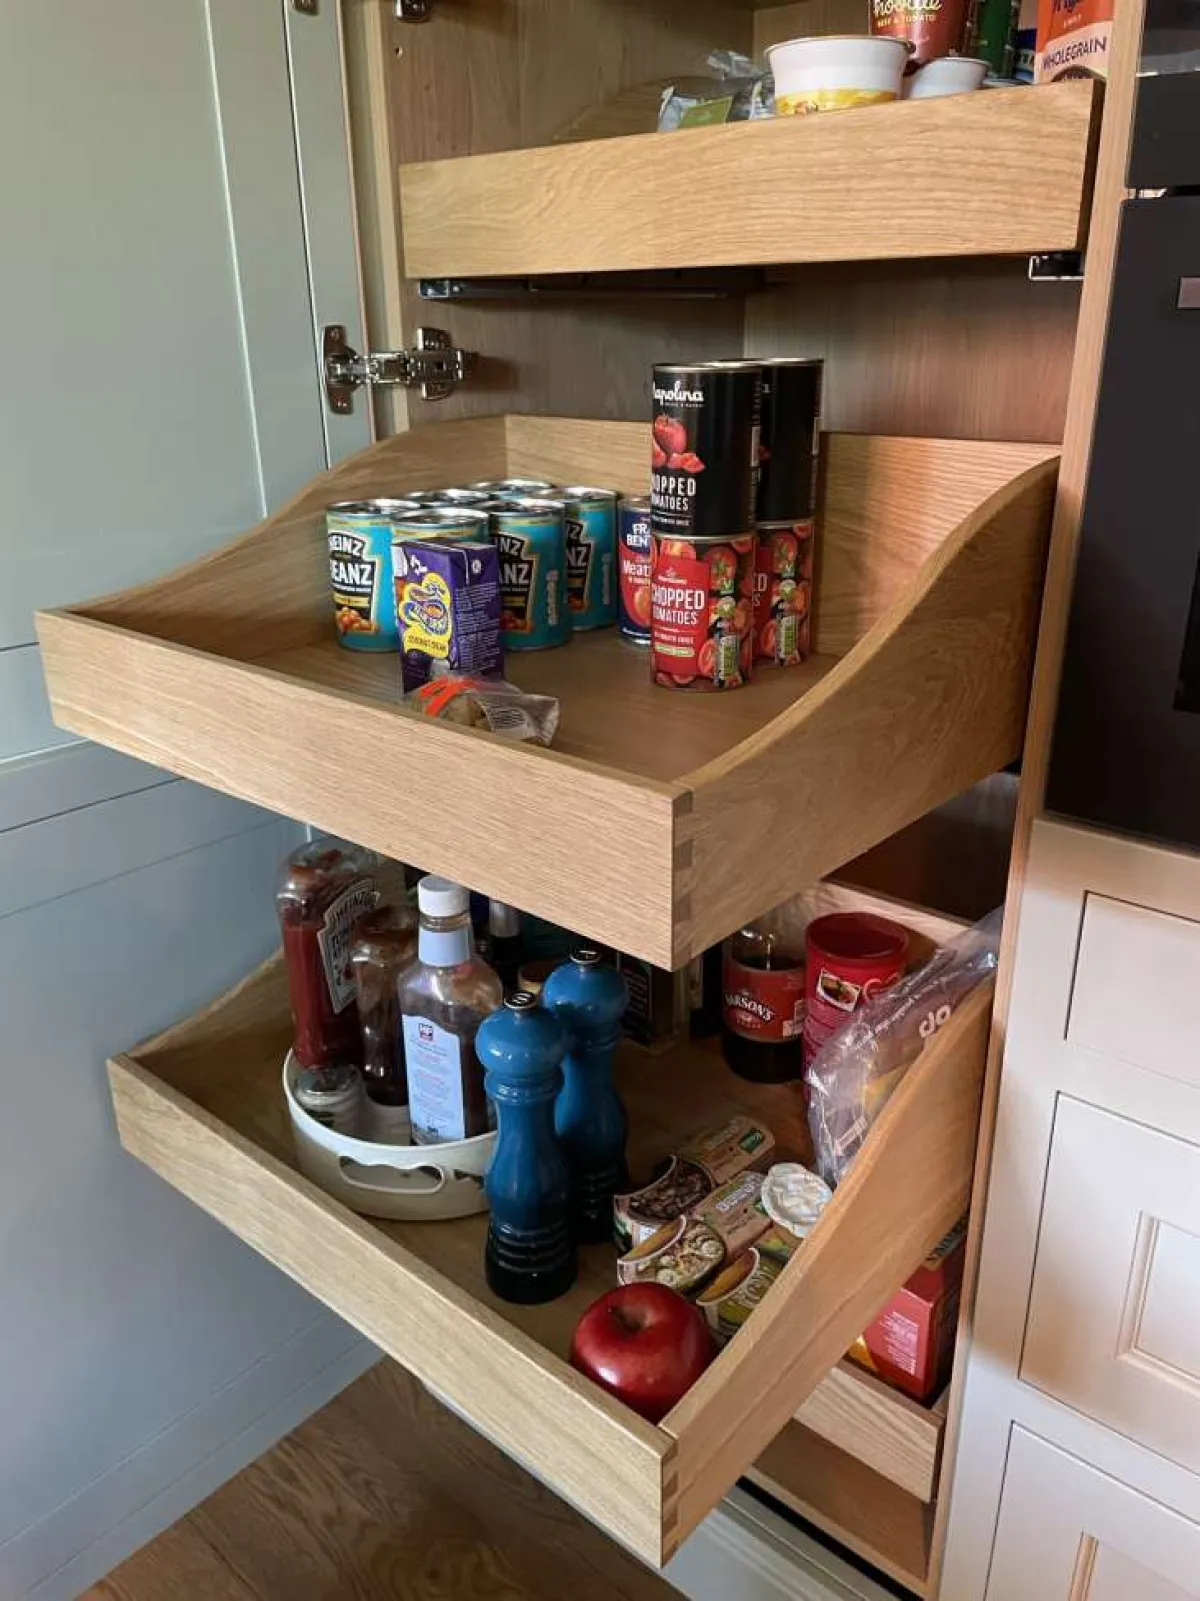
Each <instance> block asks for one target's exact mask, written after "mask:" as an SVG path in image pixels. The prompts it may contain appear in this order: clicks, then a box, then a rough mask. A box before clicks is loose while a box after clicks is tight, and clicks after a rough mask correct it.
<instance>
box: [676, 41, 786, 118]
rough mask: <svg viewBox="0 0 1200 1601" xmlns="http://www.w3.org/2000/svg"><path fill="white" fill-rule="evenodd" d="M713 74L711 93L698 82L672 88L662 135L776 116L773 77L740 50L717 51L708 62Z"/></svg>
mask: <svg viewBox="0 0 1200 1601" xmlns="http://www.w3.org/2000/svg"><path fill="white" fill-rule="evenodd" d="M708 66H709V70H710V71H711V72H712V74H713V79H714V82H713V85H712V89H711V91H708V92H705V91H703V90H700V89H699V88H698V87H697V86H696V84H695V82H694V81H692V82H690V83H689V86H688V87H686V88H683V87H677V86H676V85H675V84H673V83H672V84H668V85H667V87H666V88H665V89H664V90H663V96H662V102H661V104H660V106H659V110H658V131H659V133H671V132H673V131H674V130H675V129H676V128H691V127H697V126H699V125H701V124H703V123H713V122H748V121H752V120H754V119H756V118H758V117H770V116H773V115H774V111H775V104H774V85H773V81H772V79H771V77H770V75H769V74H768V73H766V72H764V70H763V69H762V67H760V66H758V65H757V64H756V63H755V62H753V61H752V60H751V59H750V57H749V56H744V55H741V54H740V53H739V52H738V51H736V50H714V51H713V53H712V54H711V55H710V56H709V58H708Z"/></svg>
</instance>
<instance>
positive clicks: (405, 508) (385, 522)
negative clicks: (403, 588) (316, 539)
mask: <svg viewBox="0 0 1200 1601" xmlns="http://www.w3.org/2000/svg"><path fill="white" fill-rule="evenodd" d="M416 510H417V508H416V506H415V505H414V504H413V503H412V502H411V501H408V500H345V501H340V502H339V503H338V504H336V505H333V506H329V507H327V508H326V511H325V531H326V534H327V536H328V540H329V581H330V586H331V588H332V591H333V620H334V625H335V626H336V628H337V639H338V644H339V645H345V646H347V647H348V649H350V650H395V648H396V613H395V608H394V606H393V604H392V522H393V519H394V518H395V517H397V516H403V515H404V514H405V513H406V512H410V511H416Z"/></svg>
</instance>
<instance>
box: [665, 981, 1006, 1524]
mask: <svg viewBox="0 0 1200 1601" xmlns="http://www.w3.org/2000/svg"><path fill="white" fill-rule="evenodd" d="M991 1011H992V986H991V984H990V983H989V984H987V985H982V986H980V988H979V989H977V990H975V991H973V992H972V994H971V995H970V996H969V997H968V999H967V1000H966V1001H965V1002H964V1003H963V1005H962V1006H961V1007H960V1008H959V1010H958V1011H957V1012H955V1013H954V1015H953V1016H952V1017H951V1019H950V1021H949V1022H948V1023H947V1024H946V1025H945V1026H944V1028H942V1029H941V1030H940V1031H939V1033H938V1034H936V1035H935V1036H934V1038H933V1040H932V1042H931V1043H930V1044H929V1045H928V1046H927V1047H926V1049H925V1050H924V1051H923V1052H922V1054H921V1057H920V1059H919V1060H918V1062H917V1063H916V1064H914V1066H913V1067H912V1068H911V1069H910V1070H909V1072H908V1074H907V1075H906V1076H905V1079H904V1081H903V1083H902V1084H901V1086H900V1088H899V1089H898V1090H897V1091H896V1093H895V1095H894V1096H893V1097H892V1099H891V1100H890V1101H889V1102H888V1104H887V1106H886V1107H885V1108H884V1110H883V1113H882V1115H881V1117H880V1119H879V1121H878V1123H877V1124H876V1125H875V1127H874V1128H873V1129H872V1131H871V1134H870V1136H869V1138H868V1140H867V1142H866V1143H865V1145H864V1146H863V1149H862V1152H861V1154H860V1155H859V1157H858V1160H857V1161H856V1162H855V1164H854V1166H853V1168H852V1169H851V1170H850V1173H849V1174H848V1175H847V1177H846V1179H845V1180H844V1181H843V1183H842V1184H841V1185H839V1187H838V1189H837V1192H836V1194H835V1196H834V1199H833V1202H832V1204H831V1205H830V1206H829V1207H828V1208H827V1210H826V1211H825V1213H824V1215H823V1216H822V1218H821V1221H820V1223H819V1224H818V1225H817V1227H816V1228H815V1229H814V1230H813V1232H812V1234H811V1235H809V1237H808V1239H807V1240H806V1241H805V1243H804V1248H803V1249H802V1250H801V1251H798V1252H797V1253H796V1255H795V1256H794V1257H793V1258H792V1260H791V1262H790V1263H789V1264H788V1266H787V1268H786V1269H785V1270H784V1273H783V1275H782V1277H781V1279H780V1282H779V1284H778V1285H777V1286H776V1288H775V1290H774V1292H773V1294H772V1295H770V1296H769V1297H768V1298H767V1299H766V1300H765V1301H764V1302H763V1304H762V1306H760V1307H759V1309H758V1311H757V1312H756V1313H755V1315H754V1317H753V1319H752V1320H751V1321H750V1322H749V1323H748V1324H747V1325H746V1327H745V1328H744V1329H743V1330H742V1332H741V1334H740V1335H739V1336H738V1338H737V1339H736V1340H734V1341H733V1342H732V1343H731V1345H730V1346H729V1348H728V1350H727V1351H726V1353H725V1358H724V1359H723V1364H722V1365H721V1366H719V1367H713V1368H710V1369H709V1371H708V1372H707V1373H705V1374H703V1375H702V1376H701V1378H700V1379H699V1380H698V1381H697V1383H696V1384H695V1385H693V1387H692V1388H691V1390H689V1391H688V1393H687V1395H686V1396H684V1398H683V1400H682V1401H681V1402H680V1403H679V1405H678V1406H677V1407H675V1408H674V1410H673V1411H671V1412H670V1413H668V1415H667V1416H666V1418H665V1419H664V1420H663V1425H662V1426H663V1428H664V1429H665V1430H666V1432H667V1433H668V1434H671V1435H674V1437H675V1438H676V1439H677V1440H678V1442H679V1451H678V1455H677V1458H676V1463H675V1466H676V1471H677V1474H678V1479H677V1483H676V1490H675V1495H674V1498H673V1500H672V1503H671V1513H672V1525H673V1537H674V1539H675V1540H676V1541H678V1540H681V1539H683V1538H684V1537H685V1536H686V1535H687V1534H688V1533H690V1532H691V1530H692V1529H694V1528H695V1526H696V1524H697V1523H699V1522H700V1520H701V1518H703V1517H704V1516H705V1515H706V1514H707V1513H708V1512H709V1510H710V1509H711V1508H712V1506H713V1505H714V1503H715V1502H716V1501H717V1500H718V1499H719V1498H720V1497H721V1496H722V1495H724V1493H725V1491H726V1490H728V1489H729V1487H730V1485H731V1484H732V1483H733V1482H734V1480H735V1479H736V1478H737V1476H738V1474H739V1473H741V1472H742V1471H743V1469H744V1467H745V1465H746V1464H747V1463H749V1462H752V1461H753V1460H754V1459H755V1457H757V1456H758V1454H759V1453H760V1452H761V1451H762V1450H763V1449H764V1447H765V1446H766V1445H767V1444H768V1443H769V1442H770V1441H771V1440H772V1439H773V1438H774V1437H775V1435H776V1434H778V1433H779V1431H780V1429H782V1428H783V1427H784V1425H785V1424H786V1423H787V1422H788V1421H789V1420H790V1418H791V1417H792V1415H793V1414H794V1413H795V1411H796V1408H797V1407H798V1406H799V1405H800V1403H801V1401H803V1400H804V1398H805V1396H806V1395H808V1394H809V1392H810V1391H811V1390H812V1389H813V1388H814V1386H815V1385H816V1384H817V1382H818V1381H819V1379H820V1378H821V1377H822V1375H823V1374H825V1373H826V1372H828V1370H829V1369H830V1368H831V1367H832V1366H833V1364H834V1363H835V1362H836V1361H837V1360H838V1358H839V1357H840V1356H841V1354H842V1352H843V1351H845V1350H846V1348H847V1347H848V1346H849V1345H850V1343H851V1341H852V1340H854V1339H855V1337H856V1336H857V1335H858V1334H859V1332H860V1331H861V1330H862V1329H863V1328H865V1327H866V1325H867V1324H868V1323H869V1322H870V1321H871V1319H872V1317H874V1315H875V1313H876V1312H877V1311H878V1310H879V1307H880V1306H881V1305H882V1303H883V1302H884V1301H885V1300H886V1299H887V1297H888V1296H889V1295H890V1294H891V1293H892V1292H893V1291H894V1290H895V1289H896V1287H897V1285H899V1284H902V1283H903V1282H904V1280H905V1278H907V1276H908V1274H909V1273H910V1272H911V1271H912V1269H913V1266H914V1264H916V1263H918V1262H920V1261H921V1260H922V1259H923V1258H924V1257H925V1256H927V1255H928V1253H929V1252H930V1250H932V1248H933V1247H934V1246H935V1245H936V1244H937V1242H938V1240H939V1239H941V1238H942V1236H943V1235H944V1234H945V1233H946V1232H947V1230H948V1229H950V1228H951V1227H952V1226H953V1225H954V1224H955V1223H956V1222H957V1221H958V1219H959V1218H960V1217H961V1216H962V1215H963V1213H964V1212H965V1211H966V1209H967V1204H968V1202H969V1200H970V1194H971V1182H972V1178H973V1175H974V1169H975V1139H976V1133H977V1127H978V1121H979V1098H980V1094H981V1091H982V1086H983V1064H984V1057H985V1055H986V1050H987V1036H988V1027H989V1024H990V1021H991Z"/></svg>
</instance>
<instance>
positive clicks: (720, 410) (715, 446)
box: [650, 361, 762, 538]
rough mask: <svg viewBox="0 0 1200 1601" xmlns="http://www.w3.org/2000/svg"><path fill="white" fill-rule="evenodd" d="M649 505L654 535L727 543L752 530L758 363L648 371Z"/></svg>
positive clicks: (717, 363) (759, 391)
mask: <svg viewBox="0 0 1200 1601" xmlns="http://www.w3.org/2000/svg"><path fill="white" fill-rule="evenodd" d="M653 394H654V422H653V424H652V426H651V443H650V507H651V513H652V520H653V523H654V527H655V529H656V530H658V531H659V532H660V533H678V534H683V535H685V536H686V537H688V538H692V537H700V538H707V537H709V536H710V535H716V534H721V535H725V536H726V537H728V536H729V535H731V534H737V533H740V532H741V530H742V529H745V528H753V527H754V500H755V493H756V489H757V485H758V425H759V408H760V406H761V403H762V364H761V363H760V362H757V361H708V362H698V363H694V364H693V365H692V366H689V367H655V369H654V379H653Z"/></svg>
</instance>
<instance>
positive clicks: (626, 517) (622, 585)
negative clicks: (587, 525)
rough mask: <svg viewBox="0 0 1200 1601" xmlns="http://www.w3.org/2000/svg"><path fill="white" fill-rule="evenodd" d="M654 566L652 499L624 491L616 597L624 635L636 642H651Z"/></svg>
mask: <svg viewBox="0 0 1200 1601" xmlns="http://www.w3.org/2000/svg"><path fill="white" fill-rule="evenodd" d="M653 566H654V550H653V535H652V534H651V531H650V501H649V498H648V497H647V496H646V495H625V496H624V497H623V498H622V500H621V506H620V510H619V512H618V524H617V599H618V602H619V605H620V623H621V637H622V638H623V639H628V640H630V641H632V643H633V644H635V645H648V644H649V643H650V575H651V572H652V569H653Z"/></svg>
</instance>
